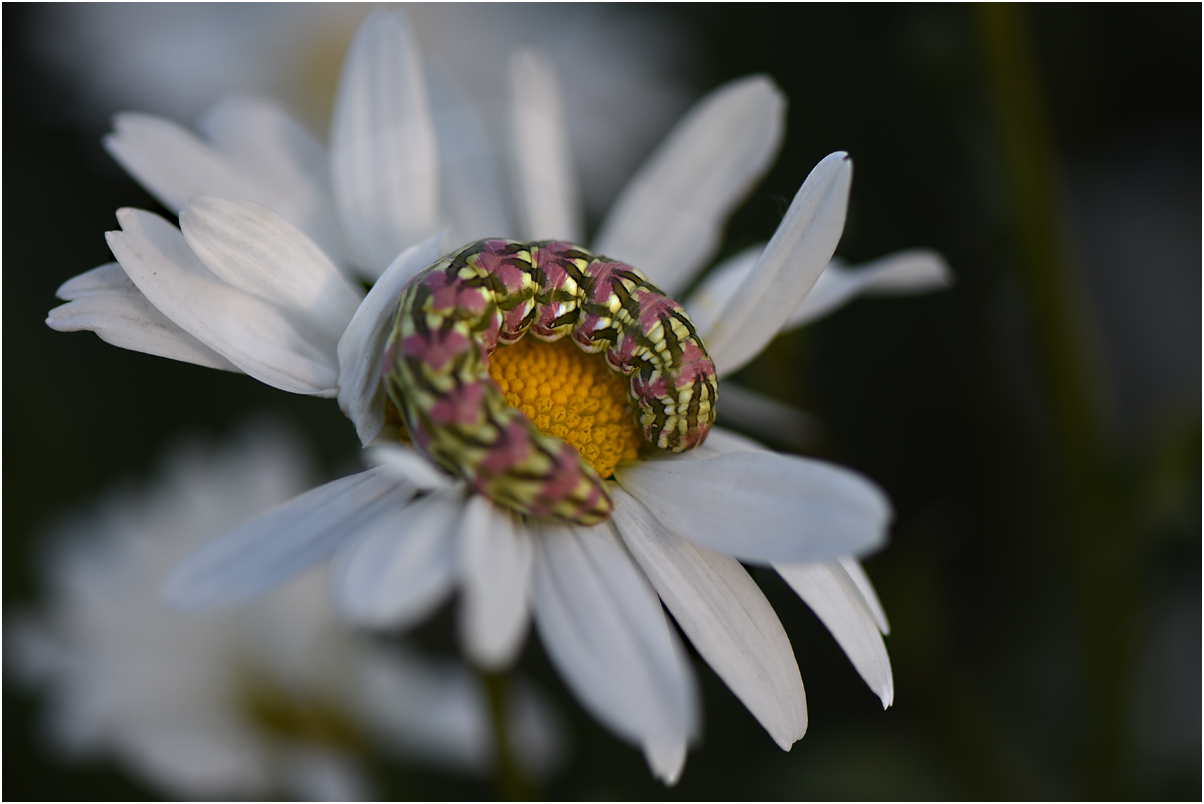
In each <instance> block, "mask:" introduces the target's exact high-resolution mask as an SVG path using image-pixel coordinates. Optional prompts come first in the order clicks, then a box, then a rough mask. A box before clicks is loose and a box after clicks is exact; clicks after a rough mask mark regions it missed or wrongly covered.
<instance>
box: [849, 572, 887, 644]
mask: <svg viewBox="0 0 1204 804" xmlns="http://www.w3.org/2000/svg"><path fill="white" fill-rule="evenodd" d="M837 560H838V561H839V562H840V566H842V567H844V571H845V572H847V573H848V574H849V580H851V581H852V582H853V585H854V586H856V587H857V591H858V592H860V593H861V599H862V600H863V601H864V602H865V606H866V608H867V609H868V610H869V612H870V616H871V617H873V618H874V622H875V623H876V624H877V625H878V630H879V631H881V632H882V633H883V634H889V633H890V623H889V622H887V620H886V612H885V611H884V610H883V608H882V603H880V602H879V601H878V593H877V592H875V591H874V585H873V584H872V583H870V579H869V576H867V575H866V574H865V569H864V568H863V567H862V566H861V562H860V561H858V560H857V559H855V558H853V557H852V556H842V557H841V558H839V559H837Z"/></svg>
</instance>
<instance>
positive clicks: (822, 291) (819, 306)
mask: <svg viewBox="0 0 1204 804" xmlns="http://www.w3.org/2000/svg"><path fill="white" fill-rule="evenodd" d="M952 283H953V273H952V272H951V271H950V270H949V266H948V264H947V263H946V262H945V260H944V258H943V257H941V255H940V254H937V253H936V252H935V251H929V250H928V249H914V250H912V251H901V252H899V253H898V254H890V255H888V256H886V257H882V258H881V259H877V260H874V261H873V262H871V263H869V264H868V265H862V266H858V267H856V268H844V267H843V266H842V265H840V264H839V263H838V262H837V261H836V260H833V261H832V262H830V263H828V267H827V268H825V269H824V272H823V273H822V274H820V276H819V279H818V280H816V282H815V287H813V288H811V292H810V293H808V294H807V295H806V297H805V298H804V299H803V301H802V303H801V304H799V306H798V307H797V308H796V309H795V311H794V314H793V315H791V316H790V318H789V319H788V320H787V321H786V324H785V325H784V327H783V328H784V329H793V328H795V327H801V326H803V325H804V324H809V323H811V322H812V321H814V320H816V319H818V318H823V317H824V316H826V315H828V314H829V313H831V312H833V311H835V310H838V309H840V308H841V307H843V306H844V305H845V304H847V303H849V302H850V301H852V300H853V299H855V298H856V297H857V296H859V295H861V294H866V295H890V296H893V295H904V294H911V293H927V292H929V291H932V290H940V289H942V288H947V287H949V286H950V285H951V284H952Z"/></svg>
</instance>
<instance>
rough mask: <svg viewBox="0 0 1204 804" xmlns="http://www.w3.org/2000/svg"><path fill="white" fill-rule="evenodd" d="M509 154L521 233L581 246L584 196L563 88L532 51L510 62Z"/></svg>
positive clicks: (547, 66) (552, 70)
mask: <svg viewBox="0 0 1204 804" xmlns="http://www.w3.org/2000/svg"><path fill="white" fill-rule="evenodd" d="M510 88H511V103H512V108H511V118H510V122H511V154H512V158H513V174H514V182H515V185H516V187H515V194H516V200H517V202H518V227H519V228H518V231H519V233H520V236H521V239H524V240H548V239H556V240H567V241H570V242H573V243H579V242H581V237H582V221H581V218H582V210H581V193H580V192H579V191H578V189H577V172H576V169H575V168H574V167H573V153H572V147H571V145H570V143H569V132H568V124H567V121H566V119H565V112H564V103H563V100H562V98H561V94H560V83H559V81H558V80H557V78H556V71H555V69H554V68H553V67H552V66H551V65H550V64H549V63H548V62H547V61H545V60H544V59H543V58H541V57H540V56H538V55H536V54H535V53H534V52H532V51H530V50H523V51H521V52H519V53H517V54H516V55H515V56H514V58H513V59H512V60H511V62H510Z"/></svg>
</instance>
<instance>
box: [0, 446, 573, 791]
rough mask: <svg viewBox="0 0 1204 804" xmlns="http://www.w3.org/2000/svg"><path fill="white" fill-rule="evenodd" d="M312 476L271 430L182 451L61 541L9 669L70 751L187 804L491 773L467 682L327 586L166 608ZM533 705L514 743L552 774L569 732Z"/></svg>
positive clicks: (298, 585) (307, 581) (14, 640)
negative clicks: (204, 611) (196, 570)
mask: <svg viewBox="0 0 1204 804" xmlns="http://www.w3.org/2000/svg"><path fill="white" fill-rule="evenodd" d="M308 462H309V461H308V456H307V455H306V454H305V453H304V451H303V450H302V449H301V447H300V446H299V442H298V441H296V440H295V438H294V437H291V436H290V435H289V434H288V432H287V431H285V430H282V429H279V428H277V427H273V426H268V425H265V424H264V423H263V422H260V423H257V424H256V425H255V427H254V429H253V430H249V431H248V432H247V433H246V434H245V435H243V436H242V437H241V438H240V439H239V440H238V441H237V442H236V443H232V444H229V445H227V446H224V447H222V448H221V449H220V450H215V451H210V450H207V449H201V448H199V447H198V446H196V445H193V446H191V447H188V448H183V449H177V450H176V451H175V452H174V454H173V455H172V456H171V458H170V459H169V460H168V462H167V463H166V465H165V466H164V471H163V472H162V473H161V475H160V477H159V479H158V480H157V481H156V482H155V483H154V484H151V485H147V486H146V487H144V488H138V489H136V490H135V489H126V490H124V491H123V492H120V493H115V494H111V495H109V496H108V497H107V498H105V499H104V500H103V501H102V502H101V503H99V504H98V505H96V506H94V507H92V508H91V509H89V510H88V511H86V512H84V511H81V512H80V513H79V514H78V515H77V516H75V517H74V518H73V519H72V520H70V521H68V522H65V523H64V524H63V525H62V526H61V527H60V528H59V530H58V532H57V534H56V535H55V540H54V545H55V549H54V550H53V551H52V552H50V553H49V554H48V561H47V562H46V565H45V570H46V579H47V581H48V582H49V591H50V592H51V597H50V599H49V600H48V602H47V605H46V607H45V608H44V609H43V610H41V611H38V612H36V613H35V612H23V613H21V614H19V615H16V616H14V617H12V618H11V619H10V620H9V621H8V623H7V624H6V628H5V636H6V660H7V663H8V664H9V666H10V668H11V669H13V670H15V671H17V673H18V675H20V676H22V677H23V678H24V679H25V680H26V681H28V682H30V683H31V684H37V685H39V686H45V687H46V688H47V689H48V692H49V697H48V705H49V706H48V718H47V726H48V727H49V732H50V737H51V738H52V739H53V741H54V743H55V744H56V746H57V747H59V748H61V749H63V750H64V751H66V752H69V753H73V754H77V753H87V754H101V753H104V754H110V755H112V756H115V757H116V758H118V759H119V760H120V761H121V762H123V763H124V764H125V765H126V766H128V767H129V768H130V769H131V770H133V771H134V772H135V773H137V774H139V775H141V776H143V777H145V778H146V779H147V780H149V781H150V782H151V783H152V784H154V785H156V786H158V787H160V788H162V789H163V790H165V791H167V792H168V793H170V794H172V795H183V796H189V797H202V798H207V797H213V796H252V797H263V796H266V795H270V794H279V793H281V792H284V793H287V794H288V795H290V796H295V797H301V798H313V799H319V800H322V799H332V798H335V799H362V798H364V797H365V796H367V795H371V794H372V791H371V785H370V783H369V779H368V777H367V776H366V775H365V772H364V764H363V760H366V759H369V758H370V756H371V753H372V752H374V751H377V750H381V749H383V750H385V751H387V752H388V753H395V754H400V755H401V756H403V757H407V758H409V759H411V760H414V759H417V760H422V761H425V762H429V763H434V764H436V765H440V766H443V767H448V768H459V769H466V770H475V771H482V770H487V769H488V762H489V756H490V753H491V750H492V746H491V734H492V731H491V729H490V724H489V717H488V714H487V710H486V706H485V700H484V696H483V694H482V692H481V690H480V689H479V688H478V687H477V684H476V680H475V679H474V678H473V676H472V674H471V673H470V672H469V671H468V670H467V668H465V667H463V666H462V665H458V664H456V663H454V662H446V661H445V662H435V661H431V660H427V659H423V658H422V657H421V656H419V655H417V654H414V653H412V652H409V651H407V650H404V649H402V647H401V646H394V647H392V648H387V647H385V646H383V645H380V644H374V643H372V642H371V641H370V640H368V639H366V638H364V637H363V636H362V635H359V634H356V633H355V632H353V631H351V630H350V629H348V628H346V627H345V626H343V625H342V624H341V623H339V621H338V620H337V619H336V618H335V617H334V616H333V612H332V611H331V610H330V607H329V605H328V604H327V602H326V599H327V596H326V594H325V590H324V589H323V586H322V582H321V579H320V577H318V576H316V575H314V574H313V573H309V574H308V575H306V576H305V577H302V578H298V579H296V580H295V581H294V582H293V583H290V584H289V585H287V586H286V587H284V588H282V589H280V590H279V591H278V592H277V593H276V594H273V595H271V596H270V597H268V598H265V599H264V600H262V601H259V602H257V603H256V604H255V605H253V606H250V607H248V608H247V609H245V610H243V611H240V612H237V613H225V614H221V615H216V616H212V617H200V618H198V617H182V616H180V615H179V614H175V613H172V612H169V611H165V610H164V608H163V607H162V605H161V603H160V601H159V590H160V586H161V584H162V581H163V578H164V576H165V575H166V574H167V572H168V571H169V570H170V568H171V567H172V565H173V564H175V563H177V562H178V561H179V560H180V558H181V557H182V556H184V555H185V554H187V553H188V552H189V551H190V550H193V549H195V548H196V547H198V546H199V545H201V544H203V543H205V542H206V541H207V540H208V539H210V538H212V537H213V536H214V535H216V534H218V533H221V532H222V531H223V530H225V529H227V528H229V527H231V526H232V525H234V524H236V523H238V522H240V521H242V520H245V519H246V518H247V517H251V516H255V515H256V514H259V513H262V512H263V511H264V510H266V509H268V508H270V507H272V506H274V505H278V504H280V503H283V502H285V501H287V500H288V499H290V498H292V497H293V496H295V495H296V494H298V493H300V492H301V491H303V490H304V489H305V488H307V487H308V486H309V485H310V483H311V480H310V472H309V471H308V469H307V467H308ZM519 691H520V693H521V696H520V697H518V698H517V699H516V703H517V704H518V707H517V711H518V712H519V713H520V714H519V721H518V722H516V723H515V726H516V731H515V733H514V739H516V740H517V741H518V743H519V745H520V746H521V747H522V749H523V750H522V752H521V756H523V757H525V758H526V759H528V761H530V762H531V763H532V765H533V769H536V770H542V769H546V768H547V767H548V762H549V761H551V760H554V759H555V757H556V753H557V751H556V748H557V746H556V741H557V740H558V739H559V737H558V734H557V730H556V729H555V728H554V726H555V723H554V722H553V721H551V720H549V713H548V711H547V708H546V706H545V705H543V704H542V703H540V702H539V701H538V700H537V699H536V698H534V697H532V694H531V692H532V691H531V690H529V689H520V690H519Z"/></svg>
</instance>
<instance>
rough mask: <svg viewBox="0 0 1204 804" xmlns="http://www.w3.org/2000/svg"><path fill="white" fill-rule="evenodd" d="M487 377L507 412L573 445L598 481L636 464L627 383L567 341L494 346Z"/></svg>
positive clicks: (639, 440)
mask: <svg viewBox="0 0 1204 804" xmlns="http://www.w3.org/2000/svg"><path fill="white" fill-rule="evenodd" d="M489 373H490V374H491V375H492V376H493V379H494V380H495V381H496V382H497V384H498V385H499V386H501V388H502V393H504V394H505V395H506V401H507V402H508V403H509V404H510V406H511V407H513V408H517V409H518V410H521V411H522V412H523V413H525V414H526V415H527V418H529V419H530V420H531V421H532V422H534V423H535V426H536V427H538V428H539V429H540V430H542V431H543V432H545V433H548V434H549V435H554V436H556V437H557V438H559V439H561V440H563V441H566V442H568V443H569V444H572V445H573V447H574V448H576V450H577V452H579V453H580V454H581V457H582V458H584V459H585V460H586V461H588V462H589V463H590V464H591V465H592V466H593V467H594V469H596V470H597V471H598V474H599V475H601V476H602V477H610V476H611V475H613V474H614V471H615V466H616V465H617V464H619V463H621V462H622V461H630V460H634V459H635V458H636V456H637V454H638V452H639V448H640V445H641V444H643V443H644V439H643V436H642V434H641V432H640V430H639V428H637V427H636V425H635V421H634V419H633V415H632V414H633V408H632V404H631V401H630V399H629V398H628V395H627V392H628V387H629V383H628V380H627V378H625V377H623V376H622V375H621V374H618V373H616V372H614V371H612V370H611V369H610V368H608V367H607V365H606V361H605V359H603V357H602V356H601V355H588V354H586V353H585V352H583V351H581V349H579V348H578V347H577V346H576V345H574V344H573V343H572V342H571V341H570V340H569V339H568V338H562V339H560V340H558V341H554V342H552V343H545V342H543V341H540V340H538V339H537V338H534V337H526V338H523V339H522V340H520V341H518V342H517V343H514V344H512V345H510V346H498V348H497V349H496V350H495V351H494V353H493V355H492V356H491V357H490V358H489Z"/></svg>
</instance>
